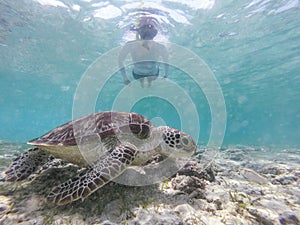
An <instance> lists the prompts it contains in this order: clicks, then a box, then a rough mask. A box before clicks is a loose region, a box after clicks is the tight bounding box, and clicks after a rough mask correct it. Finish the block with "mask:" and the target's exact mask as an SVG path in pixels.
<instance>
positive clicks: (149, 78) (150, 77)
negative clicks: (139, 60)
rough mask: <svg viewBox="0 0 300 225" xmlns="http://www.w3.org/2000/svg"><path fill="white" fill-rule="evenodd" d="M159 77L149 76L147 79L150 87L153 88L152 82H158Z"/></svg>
mask: <svg viewBox="0 0 300 225" xmlns="http://www.w3.org/2000/svg"><path fill="white" fill-rule="evenodd" d="M156 78H157V76H149V77H147V80H148V87H151V83H152V81H154V80H156Z"/></svg>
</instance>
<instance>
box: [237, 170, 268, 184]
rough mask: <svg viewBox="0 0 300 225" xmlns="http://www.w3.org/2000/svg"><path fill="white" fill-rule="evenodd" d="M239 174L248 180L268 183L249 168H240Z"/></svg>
mask: <svg viewBox="0 0 300 225" xmlns="http://www.w3.org/2000/svg"><path fill="white" fill-rule="evenodd" d="M240 174H241V175H242V176H243V177H244V178H245V179H247V180H248V181H250V182H254V183H258V184H268V183H269V181H268V180H267V179H266V178H264V177H263V176H261V175H260V174H258V173H257V172H255V171H253V170H250V169H241V170H240Z"/></svg>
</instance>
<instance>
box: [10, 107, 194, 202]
mask: <svg viewBox="0 0 300 225" xmlns="http://www.w3.org/2000/svg"><path fill="white" fill-rule="evenodd" d="M28 144H31V145H34V146H36V147H35V148H32V149H30V150H28V151H27V152H25V153H23V154H22V155H20V156H19V157H18V158H16V159H15V160H14V161H13V163H12V164H11V165H10V166H9V168H8V169H7V170H6V171H5V174H6V180H7V181H19V180H23V179H25V178H27V177H28V176H29V175H30V174H32V173H34V172H35V171H36V170H37V169H38V168H39V167H40V166H42V165H43V164H45V163H46V162H47V161H48V158H49V155H53V156H55V157H58V158H61V159H63V160H65V161H68V162H71V163H75V164H77V165H80V166H83V167H87V168H86V169H85V170H84V171H83V172H82V173H80V174H79V175H77V176H76V177H74V178H73V179H71V180H69V181H67V182H65V183H63V184H61V185H59V186H57V187H55V188H54V189H53V190H52V192H51V193H50V194H49V195H48V200H49V201H51V202H54V203H56V204H58V205H64V204H67V203H70V202H73V201H76V200H78V199H85V198H86V197H87V196H89V195H90V194H92V193H93V192H95V191H96V190H97V189H98V188H100V187H102V186H104V185H105V184H107V183H108V182H110V181H111V180H112V179H114V178H116V177H118V176H119V175H120V174H122V173H123V172H124V171H125V169H126V168H127V167H128V166H130V165H142V164H144V163H145V162H147V161H148V160H149V159H151V157H152V156H153V155H155V154H161V155H164V156H170V157H174V158H176V157H189V156H191V155H193V154H194V153H195V151H196V144H195V142H194V140H193V139H192V138H191V137H190V136H189V135H187V134H185V133H183V132H181V131H178V130H176V129H174V128H170V127H167V126H161V127H154V126H153V125H152V124H151V122H150V121H149V120H148V119H146V118H144V117H143V116H141V115H139V114H136V113H128V112H110V111H108V112H99V113H94V114H91V115H87V116H84V117H81V118H79V119H76V120H73V121H71V122H69V123H66V124H64V125H62V126H60V127H57V128H55V129H53V130H52V131H50V132H48V133H47V134H45V135H43V136H41V137H39V138H36V139H33V140H31V141H29V142H28Z"/></svg>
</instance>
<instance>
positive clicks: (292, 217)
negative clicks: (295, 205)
mask: <svg viewBox="0 0 300 225" xmlns="http://www.w3.org/2000/svg"><path fill="white" fill-rule="evenodd" d="M279 221H280V223H281V224H282V225H288V224H300V220H299V218H297V216H296V214H295V213H293V212H290V211H287V212H283V213H280V214H279Z"/></svg>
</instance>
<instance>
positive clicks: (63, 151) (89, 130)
mask: <svg viewBox="0 0 300 225" xmlns="http://www.w3.org/2000/svg"><path fill="white" fill-rule="evenodd" d="M152 127H153V125H152V124H151V122H150V121H149V120H148V119H146V118H145V117H143V116H141V115H139V114H137V113H129V112H114V111H107V112H98V113H94V114H90V115H87V116H83V117H80V118H78V119H76V120H73V121H70V122H68V123H66V124H64V125H62V126H59V127H57V128H55V129H53V130H51V131H50V132H48V133H46V134H44V135H43V136H41V137H39V138H36V139H33V140H31V141H29V142H28V144H31V145H35V146H37V147H39V148H41V149H44V150H46V151H48V152H50V153H51V154H53V155H54V156H56V157H59V158H62V159H64V160H67V161H70V162H73V163H76V164H82V163H83V164H85V161H86V160H85V159H83V157H82V152H80V151H82V149H87V150H83V151H90V150H91V149H92V148H94V146H95V145H99V144H103V145H104V146H105V144H106V143H107V142H109V144H110V145H111V146H113V145H115V144H117V143H115V142H117V140H118V138H117V137H118V135H121V136H122V135H125V136H126V135H127V134H128V135H129V136H130V135H132V136H135V137H137V139H139V140H141V141H142V140H143V139H146V138H148V137H149V135H150V134H151V129H152ZM128 141H129V142H130V140H128ZM78 145H80V146H81V145H82V146H89V147H88V148H80V151H79V150H78ZM93 154H94V153H92V155H91V158H93V157H94V158H95V155H93ZM95 160H96V159H95Z"/></svg>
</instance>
